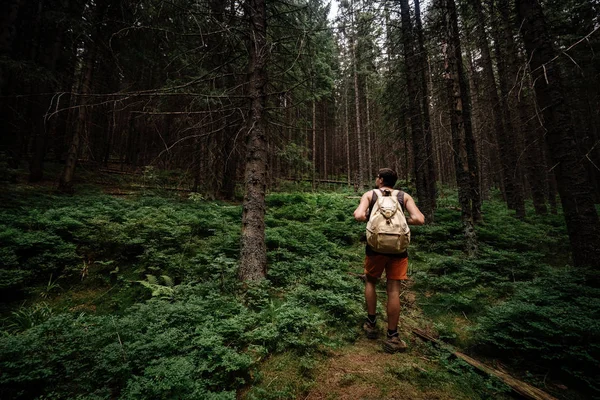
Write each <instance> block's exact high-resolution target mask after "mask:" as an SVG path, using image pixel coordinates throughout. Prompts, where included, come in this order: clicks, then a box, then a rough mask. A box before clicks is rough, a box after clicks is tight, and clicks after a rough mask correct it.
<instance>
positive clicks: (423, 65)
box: [414, 0, 437, 223]
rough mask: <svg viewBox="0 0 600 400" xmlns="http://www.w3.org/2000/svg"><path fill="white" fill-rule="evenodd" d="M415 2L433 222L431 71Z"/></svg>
mask: <svg viewBox="0 0 600 400" xmlns="http://www.w3.org/2000/svg"><path fill="white" fill-rule="evenodd" d="M414 2H415V21H416V28H417V29H416V30H417V45H418V47H417V50H418V68H419V69H420V71H421V73H420V76H419V78H420V79H419V85H420V92H421V111H422V113H423V137H424V138H425V154H426V156H427V186H428V189H429V190H428V191H429V200H430V201H431V209H432V213H431V216H430V217H429V222H430V223H431V222H433V212H434V211H435V208H436V197H437V190H436V181H437V179H436V162H435V155H434V149H433V135H432V132H431V116H430V113H429V89H428V87H427V82H428V79H427V71H428V70H429V67H428V62H427V50H426V49H425V38H424V35H423V25H422V23H421V5H420V3H419V0H414Z"/></svg>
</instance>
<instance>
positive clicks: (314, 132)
mask: <svg viewBox="0 0 600 400" xmlns="http://www.w3.org/2000/svg"><path fill="white" fill-rule="evenodd" d="M311 172H312V190H313V191H314V190H315V189H316V184H317V181H316V175H317V104H316V101H315V100H314V99H313V101H312V171H311Z"/></svg>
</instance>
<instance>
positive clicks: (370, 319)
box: [367, 314, 377, 326]
mask: <svg viewBox="0 0 600 400" xmlns="http://www.w3.org/2000/svg"><path fill="white" fill-rule="evenodd" d="M376 318H377V315H376V314H373V315H371V314H368V315H367V322H368V323H369V324H370V325H371V326H375V319H376Z"/></svg>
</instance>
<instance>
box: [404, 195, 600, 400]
mask: <svg viewBox="0 0 600 400" xmlns="http://www.w3.org/2000/svg"><path fill="white" fill-rule="evenodd" d="M453 200H456V198H455V196H449V198H446V199H445V204H442V207H440V208H439V209H438V210H437V212H436V215H435V219H436V221H435V223H434V224H432V225H428V226H424V227H422V228H421V229H420V230H419V231H418V236H417V235H415V238H414V240H415V242H417V243H418V249H416V250H417V251H415V254H414V255H415V257H413V261H414V264H416V265H415V266H414V267H413V268H415V269H416V272H415V273H414V275H413V278H414V281H415V289H416V290H417V292H418V293H419V294H420V296H419V305H420V306H421V307H422V309H423V311H424V313H425V315H427V316H428V317H429V318H431V319H432V321H433V328H434V329H435V330H436V331H437V333H438V335H439V336H440V338H441V339H443V340H444V341H446V342H448V343H451V344H454V345H456V346H459V347H460V348H463V349H466V350H467V351H471V352H474V353H476V354H480V355H485V356H491V357H495V358H499V359H500V360H502V361H503V362H504V363H506V364H507V365H509V366H510V367H512V368H514V369H515V371H527V372H526V373H523V376H522V377H523V378H525V379H526V380H529V381H531V382H532V383H534V384H536V385H539V386H541V387H547V388H548V389H549V390H551V391H553V394H555V395H557V396H561V397H563V398H580V397H579V396H583V397H584V398H586V397H587V396H600V375H598V373H597V371H600V351H599V350H600V349H599V346H600V323H598V320H599V319H598V318H599V317H600V291H599V289H597V288H594V287H591V286H590V285H589V284H588V283H587V281H586V276H589V275H591V274H593V273H597V272H594V271H586V270H582V269H580V270H577V269H574V268H572V267H571V266H570V265H569V263H570V260H569V254H570V249H569V241H568V236H567V233H566V227H565V224H564V219H563V216H562V214H558V215H545V216H538V215H535V214H534V212H533V208H532V207H529V208H528V217H527V218H526V219H525V220H524V221H521V220H518V219H516V218H515V217H514V215H513V213H512V212H511V211H509V210H508V209H507V208H506V206H505V204H503V203H502V202H500V201H497V200H490V201H486V202H484V205H483V210H482V211H483V222H482V223H481V224H479V225H478V226H477V227H476V232H477V236H478V240H479V252H478V254H477V256H476V257H474V258H467V257H466V256H465V255H464V254H463V252H462V251H461V249H462V241H461V240H462V228H461V225H460V211H459V209H458V206H457V203H456V202H455V201H453ZM550 381H555V382H556V383H557V384H556V386H552V384H549V383H548V382H550ZM565 387H567V388H572V389H574V390H573V391H569V392H565V391H564V388H565ZM577 392H579V393H583V394H581V395H577V394H575V393H577Z"/></svg>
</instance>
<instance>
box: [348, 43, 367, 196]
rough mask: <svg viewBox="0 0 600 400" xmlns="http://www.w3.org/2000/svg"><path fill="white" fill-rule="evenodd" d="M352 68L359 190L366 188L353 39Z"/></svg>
mask: <svg viewBox="0 0 600 400" xmlns="http://www.w3.org/2000/svg"><path fill="white" fill-rule="evenodd" d="M351 46H352V67H353V68H354V110H355V113H356V143H357V147H358V182H357V184H358V188H359V190H362V188H363V187H364V183H365V179H364V166H365V161H364V154H363V148H362V141H363V139H362V132H361V130H362V129H361V125H360V93H359V90H358V65H357V64H358V60H357V59H356V40H355V39H354V38H353V37H352V43H351Z"/></svg>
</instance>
